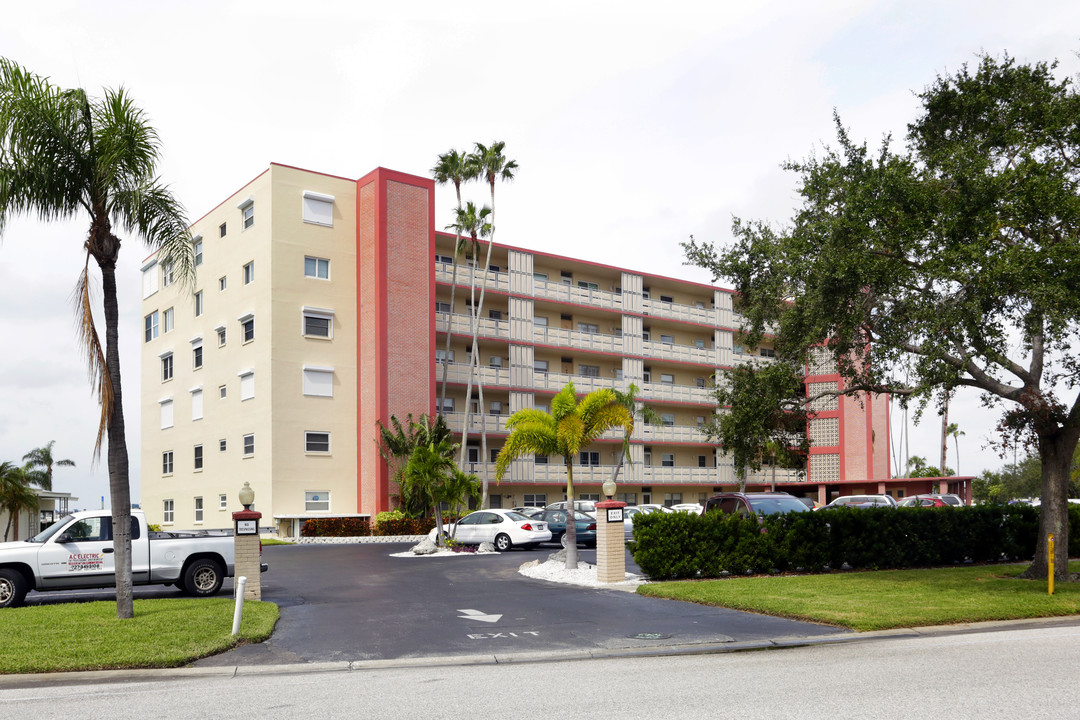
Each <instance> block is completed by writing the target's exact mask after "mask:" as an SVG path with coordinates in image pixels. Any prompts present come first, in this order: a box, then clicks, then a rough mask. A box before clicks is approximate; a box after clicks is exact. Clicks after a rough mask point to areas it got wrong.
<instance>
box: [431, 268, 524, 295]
mask: <svg viewBox="0 0 1080 720" xmlns="http://www.w3.org/2000/svg"><path fill="white" fill-rule="evenodd" d="M469 270H470V268H469V266H468V265H466V264H465V263H458V269H457V282H458V285H459V286H464V287H468V286H469ZM485 275H486V276H487V289H488V290H499V291H501V292H504V293H508V292H510V276H509V275H508V274H507V273H504V272H494V271H491V270H488V271H487V272H486V273H480V272H477V273H476V274H475V275H474V282H475V284H476V287H478V288H479V287H480V285H481V283H483V281H484V276H485ZM453 277H454V266H453V265H451V264H449V263H441V262H437V263H435V281H436V282H443V283H447V284H449V283H451V282H453Z"/></svg>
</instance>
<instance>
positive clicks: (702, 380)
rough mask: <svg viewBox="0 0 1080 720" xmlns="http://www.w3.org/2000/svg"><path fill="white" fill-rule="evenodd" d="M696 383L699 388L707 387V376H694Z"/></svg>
mask: <svg viewBox="0 0 1080 720" xmlns="http://www.w3.org/2000/svg"><path fill="white" fill-rule="evenodd" d="M694 384H695V385H697V386H698V387H699V388H703V387H705V378H694Z"/></svg>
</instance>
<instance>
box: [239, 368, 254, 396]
mask: <svg viewBox="0 0 1080 720" xmlns="http://www.w3.org/2000/svg"><path fill="white" fill-rule="evenodd" d="M239 375H240V402H244V401H245V400H251V399H252V398H254V397H255V373H254V372H252V371H250V370H248V371H246V372H242V373H239Z"/></svg>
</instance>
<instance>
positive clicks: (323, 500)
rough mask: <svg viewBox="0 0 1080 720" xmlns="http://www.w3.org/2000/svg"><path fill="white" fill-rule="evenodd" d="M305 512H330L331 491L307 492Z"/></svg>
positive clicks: (305, 495)
mask: <svg viewBox="0 0 1080 720" xmlns="http://www.w3.org/2000/svg"><path fill="white" fill-rule="evenodd" d="M304 512H330V491H328V490H315V491H309V492H305V493H304Z"/></svg>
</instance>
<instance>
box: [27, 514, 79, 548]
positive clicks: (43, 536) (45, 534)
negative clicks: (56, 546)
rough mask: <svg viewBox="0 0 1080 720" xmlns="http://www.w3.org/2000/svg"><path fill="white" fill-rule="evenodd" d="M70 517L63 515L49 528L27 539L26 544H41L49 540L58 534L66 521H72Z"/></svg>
mask: <svg viewBox="0 0 1080 720" xmlns="http://www.w3.org/2000/svg"><path fill="white" fill-rule="evenodd" d="M72 517H73V516H72V515H65V516H64V517H62V518H60V519H59V520H57V521H56V522H54V523H53V524H52V525H50V526H49V527H47V528H45V529H44V530H42V531H41V532H39V533H38V534H37V535H35V536H34V537H32V538H27V539H26V542H33V543H43V542H45V541H46V540H48V539H49V538H51V537H52V536H53V535H55V534H56V533H58V532H60V529H61V528H62V527H64V526H65V525H67V524H68V521H69V520H71V519H72Z"/></svg>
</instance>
